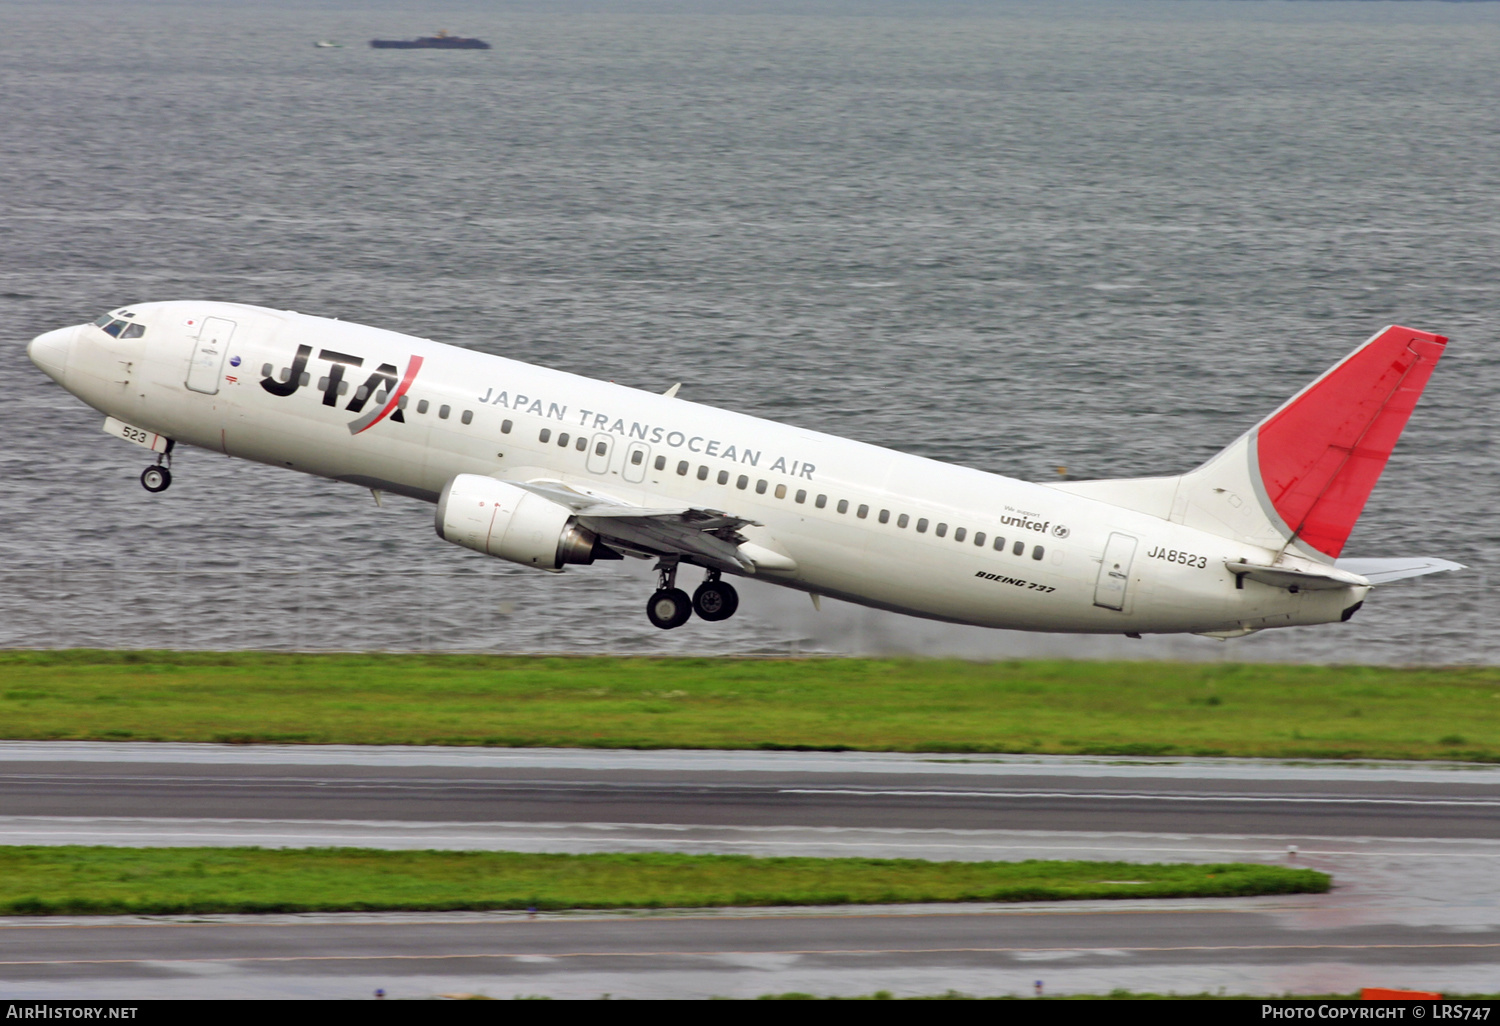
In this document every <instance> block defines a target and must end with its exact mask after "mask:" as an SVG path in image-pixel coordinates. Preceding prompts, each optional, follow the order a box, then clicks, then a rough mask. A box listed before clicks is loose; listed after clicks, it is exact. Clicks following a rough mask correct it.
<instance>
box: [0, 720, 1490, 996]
mask: <svg viewBox="0 0 1500 1026" xmlns="http://www.w3.org/2000/svg"><path fill="white" fill-rule="evenodd" d="M1497 811H1500V770H1497V769H1491V768H1483V767H1465V766H1440V765H1432V764H1370V765H1360V766H1350V765H1332V766H1330V765H1317V764H1289V763H1273V762H1258V761H1251V760H1132V759H1068V758H1004V757H997V758H989V757H984V758H976V759H958V760H955V759H947V758H942V757H932V756H925V757H924V756H914V755H871V754H868V753H773V752H764V753H762V752H754V753H750V752H746V753H719V752H596V751H548V750H493V749H412V748H392V749H382V748H343V747H321V748H271V747H267V748H259V747H245V746H207V745H202V746H200V745H137V744H119V745H109V744H99V745H96V744H81V743H80V744H74V743H52V744H32V743H7V744H0V842H3V843H8V844H64V843H71V844H77V843H96V844H97V843H104V844H132V845H135V844H171V845H181V844H261V845H290V846H306V845H322V844H353V845H360V846H371V847H401V848H416V847H421V848H492V849H510V850H534V851H644V850H656V851H660V850H669V851H689V852H709V851H735V852H749V853H754V854H801V855H868V856H883V857H920V858H954V859H986V858H1002V859H1016V858H1093V859H1124V860H1131V861H1224V860H1229V859H1234V860H1251V861H1276V862H1282V863H1285V862H1287V861H1288V860H1291V861H1292V862H1293V863H1294V864H1299V865H1308V866H1312V867H1314V868H1318V869H1323V870H1325V871H1329V872H1332V873H1333V874H1334V877H1335V881H1336V889H1335V891H1334V892H1333V893H1331V894H1328V895H1303V896H1295V897H1279V898H1261V899H1231V900H1221V901H1187V902H1148V901H1140V902H1137V901H1127V902H1108V903H1092V904H1089V903H1069V904H1066V905H1024V906H1023V905H1006V906H990V907H984V906H979V907H976V906H963V907H961V908H955V907H951V906H935V907H934V906H924V907H910V906H907V907H891V908H881V909H868V908H865V909H796V910H720V911H709V912H704V911H691V912H676V913H673V912H665V913H652V914H642V913H612V914H600V913H589V914H573V915H554V916H539V917H537V918H536V919H534V920H533V919H529V918H527V917H525V916H524V915H521V916H518V915H515V914H506V913H497V914H484V915H476V914H456V915H436V916H434V915H378V916H358V915H354V916H350V915H341V916H284V917H235V916H214V917H166V918H163V917H153V918H149V919H146V918H128V919H121V918H102V917H101V918H77V919H46V920H38V919H24V918H12V919H6V920H0V981H4V985H5V990H6V992H7V994H8V995H11V996H16V997H45V996H56V995H58V994H60V993H64V992H66V993H67V994H70V995H79V996H119V997H125V998H144V997H151V996H178V995H181V996H189V995H191V996H215V995H223V996H312V995H321V996H329V997H335V996H338V997H344V996H347V997H360V996H367V995H369V994H371V993H373V991H374V989H375V988H376V987H383V988H384V989H385V990H387V991H388V992H389V993H390V994H391V995H392V996H428V995H432V994H436V993H451V992H482V993H487V994H490V995H493V996H497V997H504V996H511V995H515V994H550V995H556V996H579V997H592V996H598V995H600V994H603V993H611V994H613V995H615V996H657V995H661V996H707V995H714V994H720V995H739V996H754V995H758V994H763V993H769V992H776V991H787V990H801V991H811V992H815V993H825V994H832V993H868V992H871V991H873V990H876V989H885V990H892V991H894V992H896V993H937V992H941V991H943V990H947V989H956V990H961V991H965V992H968V993H983V994H996V993H1000V994H1003V993H1017V994H1029V993H1031V992H1032V990H1033V985H1034V983H1035V981H1036V980H1037V979H1042V980H1043V981H1044V984H1045V986H1046V989H1047V991H1048V992H1049V993H1067V992H1099V991H1108V990H1111V989H1114V988H1116V987H1126V988H1130V989H1133V990H1176V991H1179V992H1192V991H1201V990H1210V991H1212V990H1217V989H1219V988H1225V989H1227V990H1228V991H1230V992H1251V993H1276V994H1279V993H1283V992H1328V991H1349V990H1353V989H1356V988H1358V987H1360V986H1366V985H1376V984H1390V985H1409V986H1420V987H1423V988H1426V989H1437V990H1446V991H1448V992H1474V991H1492V990H1495V989H1497V987H1496V981H1497V980H1500V872H1497V870H1500V816H1497V815H1496V813H1497ZM1289 848H1294V849H1295V851H1289Z"/></svg>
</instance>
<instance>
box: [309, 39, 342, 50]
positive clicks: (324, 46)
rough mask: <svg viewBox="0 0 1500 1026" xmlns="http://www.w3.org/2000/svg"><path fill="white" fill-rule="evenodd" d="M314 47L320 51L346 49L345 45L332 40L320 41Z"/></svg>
mask: <svg viewBox="0 0 1500 1026" xmlns="http://www.w3.org/2000/svg"><path fill="white" fill-rule="evenodd" d="M313 46H315V47H317V48H318V49H319V50H342V49H343V48H344V44H343V43H335V42H334V41H333V40H331V39H319V40H318V41H317V42H315V43H313Z"/></svg>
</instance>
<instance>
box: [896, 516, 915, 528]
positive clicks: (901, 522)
mask: <svg viewBox="0 0 1500 1026" xmlns="http://www.w3.org/2000/svg"><path fill="white" fill-rule="evenodd" d="M909 523H911V517H909V516H907V515H906V514H905V513H903V514H901V515H900V516H899V517H897V518H896V526H897V527H905V526H906V525H907V524H909Z"/></svg>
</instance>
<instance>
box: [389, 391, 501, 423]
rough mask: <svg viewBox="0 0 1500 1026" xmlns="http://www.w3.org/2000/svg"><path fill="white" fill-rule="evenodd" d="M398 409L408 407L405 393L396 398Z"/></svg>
mask: <svg viewBox="0 0 1500 1026" xmlns="http://www.w3.org/2000/svg"><path fill="white" fill-rule="evenodd" d="M396 409H398V410H404V409H406V396H404V395H403V396H402V397H401V398H400V399H397V400H396ZM506 423H507V424H509V423H510V421H506Z"/></svg>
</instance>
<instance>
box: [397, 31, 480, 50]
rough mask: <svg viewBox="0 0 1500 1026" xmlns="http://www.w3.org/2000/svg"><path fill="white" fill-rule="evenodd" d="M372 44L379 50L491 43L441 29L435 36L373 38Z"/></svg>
mask: <svg viewBox="0 0 1500 1026" xmlns="http://www.w3.org/2000/svg"><path fill="white" fill-rule="evenodd" d="M370 45H371V46H373V47H375V48H376V49H377V50H488V49H489V48H490V44H489V43H486V42H485V41H484V40H483V39H465V38H464V37H463V36H450V35H449V34H448V33H446V32H443V31H441V30H439V32H438V34H437V35H435V36H422V37H421V38H419V39H372V40H370Z"/></svg>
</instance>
